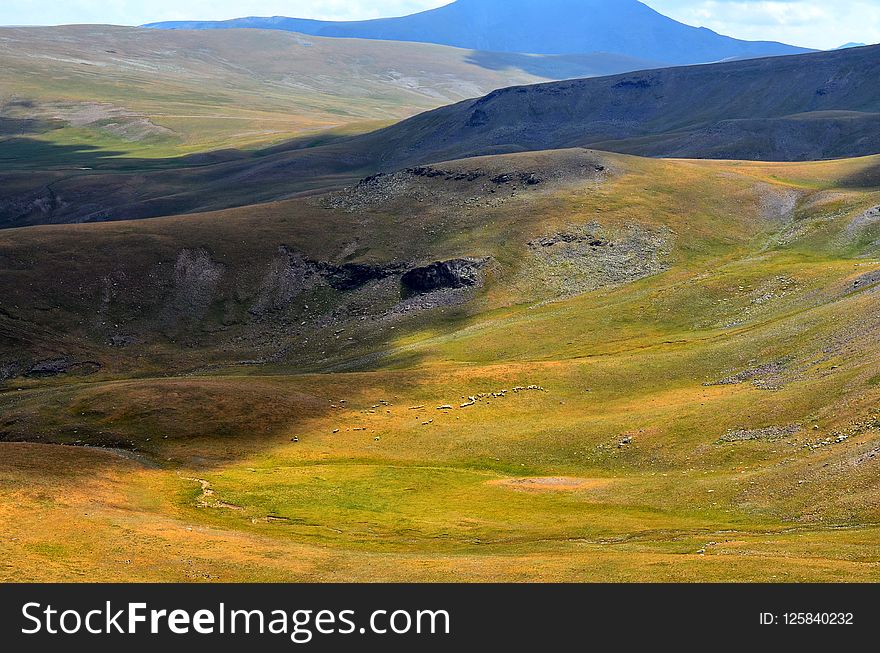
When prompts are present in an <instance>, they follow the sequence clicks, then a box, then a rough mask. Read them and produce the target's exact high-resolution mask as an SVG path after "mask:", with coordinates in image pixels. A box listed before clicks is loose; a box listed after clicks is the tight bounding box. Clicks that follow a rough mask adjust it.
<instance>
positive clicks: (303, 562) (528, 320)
mask: <svg viewBox="0 0 880 653" xmlns="http://www.w3.org/2000/svg"><path fill="white" fill-rule="evenodd" d="M878 167H880V161H878V159H877V157H870V158H865V159H849V160H845V161H832V162H810V163H757V162H751V163H750V162H736V161H734V162H727V161H720V162H719V161H683V160H658V159H647V158H638V157H632V156H625V155H619V154H607V153H600V152H595V151H588V150H580V149H575V150H561V151H553V152H537V153H521V154H514V155H500V156H491V157H483V158H472V159H467V160H462V161H449V162H444V163H437V164H434V165H431V166H424V167H421V168H418V169H412V170H410V171H404V172H399V173H395V174H392V175H385V176H382V177H374V178H372V179H369V180H365V181H364V182H363V183H361V184H359V185H357V186H355V187H352V188H349V189H346V190H342V191H336V192H332V193H329V194H319V195H314V196H312V197H308V198H298V199H294V200H288V201H284V202H277V203H271V204H264V205H260V206H249V207H243V208H239V209H232V210H226V211H221V212H216V213H209V214H199V215H189V216H178V217H169V218H164V219H157V220H142V221H133V222H114V223H103V224H86V225H59V226H41V227H29V228H24V229H9V230H4V231H2V232H0V261H2V263H3V265H2V273H0V297H2V298H3V299H2V305H0V506H2V512H3V519H2V520H0V553H2V560H3V561H4V564H2V565H0V578H2V579H3V580H15V581H27V580H32V581H40V580H52V581H59V580H82V579H88V580H91V581H98V580H105V581H123V580H138V581H161V580H166V581H167V580H177V581H201V582H205V581H209V582H214V581H288V582H289V581H334V580H343V579H345V580H349V581H350V580H353V579H354V580H365V581H381V580H386V581H412V580H424V581H443V580H454V581H464V580H468V581H478V580H482V581H490V580H503V581H507V582H510V581H564V580H567V581H603V580H604V581H703V582H705V581H761V582H784V581H787V582H799V581H826V582H828V581H831V582H833V581H842V580H846V581H874V582H876V581H877V580H878V578H880V575H878V574H880V566H878V565H880V548H878V542H880V539H878V530H877V526H876V524H877V523H878V519H880V513H878V506H880V496H878V488H880V482H878V481H880V465H878V463H880V414H878V412H877V405H878V400H880V379H878V374H877V370H878V367H880V360H878V352H880V346H878V344H880V342H878V334H880V324H878V317H877V316H878V311H877V302H878V297H880V295H878V288H880V249H878V243H880V231H878V229H880V180H878V177H877V170H878ZM59 444H63V445H70V446H58V445H59Z"/></svg>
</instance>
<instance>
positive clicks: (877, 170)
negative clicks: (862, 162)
mask: <svg viewBox="0 0 880 653" xmlns="http://www.w3.org/2000/svg"><path fill="white" fill-rule="evenodd" d="M840 186H841V187H842V188H855V189H859V190H862V189H878V188H880V162H878V163H875V164H874V165H872V166H868V167H867V168H865V169H864V170H860V171H859V172H857V173H856V174H854V175H850V176H849V177H844V178H843V179H841V180H840Z"/></svg>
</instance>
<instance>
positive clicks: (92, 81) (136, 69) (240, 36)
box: [0, 26, 650, 167]
mask: <svg viewBox="0 0 880 653" xmlns="http://www.w3.org/2000/svg"><path fill="white" fill-rule="evenodd" d="M645 67H650V65H649V64H648V63H647V62H641V61H638V60H635V59H628V58H627V57H623V56H614V55H569V56H556V57H554V56H532V55H516V54H493V53H485V52H473V51H471V50H460V49H456V48H450V47H445V46H435V45H427V44H418V43H384V42H376V41H359V40H356V39H325V38H321V37H313V36H308V37H306V36H302V35H299V34H290V33H282V32H265V31H255V30H233V31H227V32H224V33H216V32H162V31H156V30H144V29H132V28H125V27H111V26H69V27H51V28H2V29H0V138H3V139H5V140H6V142H4V144H3V150H4V151H3V153H2V155H0V157H2V158H3V159H7V158H9V157H12V156H13V155H17V156H18V158H19V159H21V160H22V162H26V163H27V164H28V165H29V167H34V164H35V163H40V164H42V165H43V166H44V167H46V166H51V165H66V166H71V165H75V164H74V163H71V160H70V159H71V157H73V155H74V153H75V152H77V151H79V152H80V157H82V156H84V155H83V154H82V152H83V151H88V150H89V148H97V150H96V151H97V152H101V153H107V152H117V153H118V154H120V155H128V156H138V157H146V158H151V159H152V158H158V157H162V156H173V155H177V154H184V153H188V152H199V151H204V150H208V149H213V148H234V147H252V146H255V145H261V144H266V143H271V142H279V141H283V140H285V139H289V138H293V137H295V136H300V135H302V134H304V133H310V132H315V131H319V130H326V129H330V128H337V127H349V129H350V130H351V131H364V130H366V129H368V128H371V127H375V126H377V125H380V124H383V123H388V122H394V121H397V120H400V119H402V118H406V117H409V116H411V115H413V114H415V113H418V112H420V111H424V110H426V109H432V108H435V107H438V106H441V105H444V104H449V103H451V102H456V101H459V100H462V99H466V98H471V97H478V96H480V95H483V94H485V93H487V92H489V91H491V90H493V89H496V88H501V87H504V86H509V85H511V84H520V83H532V82H536V81H544V80H551V79H565V78H569V77H585V76H593V75H601V74H612V73H615V72H621V71H624V70H634V69H638V68H645ZM8 139H12V140H11V141H10V140H8ZM84 165H88V164H84Z"/></svg>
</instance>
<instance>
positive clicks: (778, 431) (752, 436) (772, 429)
mask: <svg viewBox="0 0 880 653" xmlns="http://www.w3.org/2000/svg"><path fill="white" fill-rule="evenodd" d="M801 430H802V428H801V425H800V424H791V425H789V426H782V427H780V426H768V427H767V428H763V429H737V430H735V431H728V432H727V433H725V434H724V435H722V436H721V438H720V440H719V441H720V442H747V441H749V440H763V441H766V442H774V441H776V440H781V439H783V438H787V437H790V436H792V435H795V434H796V433H800V431H801Z"/></svg>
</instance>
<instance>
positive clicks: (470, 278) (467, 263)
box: [400, 258, 486, 293]
mask: <svg viewBox="0 0 880 653" xmlns="http://www.w3.org/2000/svg"><path fill="white" fill-rule="evenodd" d="M485 265H486V261H485V260H482V259H472V258H466V259H465V258H460V259H452V260H450V261H438V262H436V263H431V264H430V265H426V266H424V267H418V268H414V269H412V270H410V271H409V272H407V273H406V274H404V275H403V277H401V280H400V281H401V284H402V285H403V288H404V290H406V291H409V292H413V293H427V292H433V291H435V290H445V289H450V288H465V287H467V286H475V285H477V284H478V283H479V282H480V281H481V278H482V270H483V267H485Z"/></svg>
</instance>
